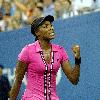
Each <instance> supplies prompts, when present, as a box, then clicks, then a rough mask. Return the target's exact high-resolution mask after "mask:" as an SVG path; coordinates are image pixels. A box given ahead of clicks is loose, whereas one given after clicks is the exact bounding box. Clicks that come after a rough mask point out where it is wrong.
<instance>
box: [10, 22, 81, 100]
mask: <svg viewBox="0 0 100 100" xmlns="http://www.w3.org/2000/svg"><path fill="white" fill-rule="evenodd" d="M51 33H54V28H53V26H52V24H51V23H50V22H49V21H45V22H44V23H43V24H42V25H41V26H39V28H38V29H37V31H36V35H37V36H38V40H39V43H40V46H41V48H42V50H43V54H44V57H45V60H46V62H47V63H50V52H51V46H50V40H52V39H54V38H55V34H51ZM72 52H73V55H74V57H76V58H80V47H79V45H74V46H72ZM27 66H28V65H27V64H25V63H24V62H21V61H18V62H17V64H16V71H15V81H14V83H13V86H12V89H11V91H10V100H16V97H17V95H18V92H19V89H20V86H21V82H22V79H23V77H24V75H25V72H26V70H27ZM61 66H62V69H63V72H64V73H65V75H66V77H67V78H68V79H69V81H70V82H71V83H72V84H74V85H77V83H78V81H79V76H80V65H75V67H74V68H73V69H72V67H71V64H70V62H69V61H64V62H63V63H62V64H61Z"/></svg>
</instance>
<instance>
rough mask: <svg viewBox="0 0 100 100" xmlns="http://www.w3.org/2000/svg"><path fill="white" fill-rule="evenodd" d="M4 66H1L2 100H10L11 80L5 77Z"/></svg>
mask: <svg viewBox="0 0 100 100" xmlns="http://www.w3.org/2000/svg"><path fill="white" fill-rule="evenodd" d="M3 68H4V67H3V65H0V100H8V98H9V91H10V89H11V86H10V83H9V80H8V78H7V77H6V76H4V75H3Z"/></svg>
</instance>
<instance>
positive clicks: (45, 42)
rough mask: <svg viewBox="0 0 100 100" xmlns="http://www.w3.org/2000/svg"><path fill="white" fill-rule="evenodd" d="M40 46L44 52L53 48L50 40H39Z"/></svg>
mask: <svg viewBox="0 0 100 100" xmlns="http://www.w3.org/2000/svg"><path fill="white" fill-rule="evenodd" d="M39 43H40V46H41V48H42V49H44V50H48V49H50V48H51V46H50V41H49V40H39Z"/></svg>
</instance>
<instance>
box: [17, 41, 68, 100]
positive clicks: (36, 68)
mask: <svg viewBox="0 0 100 100" xmlns="http://www.w3.org/2000/svg"><path fill="white" fill-rule="evenodd" d="M51 46H52V51H53V52H54V65H53V71H52V77H51V88H50V90H51V100H59V98H58V96H57V94H56V74H57V71H58V69H59V67H60V64H61V63H62V62H63V61H65V60H68V55H67V53H66V51H65V50H64V48H63V47H61V46H59V45H55V44H51ZM40 51H42V49H41V47H40V45H39V42H38V41H36V42H35V43H32V44H29V45H26V46H25V47H24V48H23V49H22V51H21V53H20V54H19V56H18V60H20V61H22V62H24V63H26V64H28V70H27V86H26V89H25V92H24V94H23V96H22V100H44V71H45V65H44V63H43V61H42V59H41V55H40ZM50 65H51V64H48V72H49V71H50ZM47 80H48V79H47ZM48 100H49V99H48Z"/></svg>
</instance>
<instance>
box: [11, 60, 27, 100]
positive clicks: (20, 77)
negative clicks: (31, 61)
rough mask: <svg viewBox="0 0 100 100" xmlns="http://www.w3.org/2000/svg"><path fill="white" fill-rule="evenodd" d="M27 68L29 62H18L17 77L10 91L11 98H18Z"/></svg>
mask: <svg viewBox="0 0 100 100" xmlns="http://www.w3.org/2000/svg"><path fill="white" fill-rule="evenodd" d="M26 69H27V64H25V63H24V62H22V61H18V62H17V64H16V70H15V79H14V83H13V85H12V88H11V91H10V100H16V98H17V95H18V93H19V90H20V86H21V83H22V80H23V78H24V75H25V72H26Z"/></svg>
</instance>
